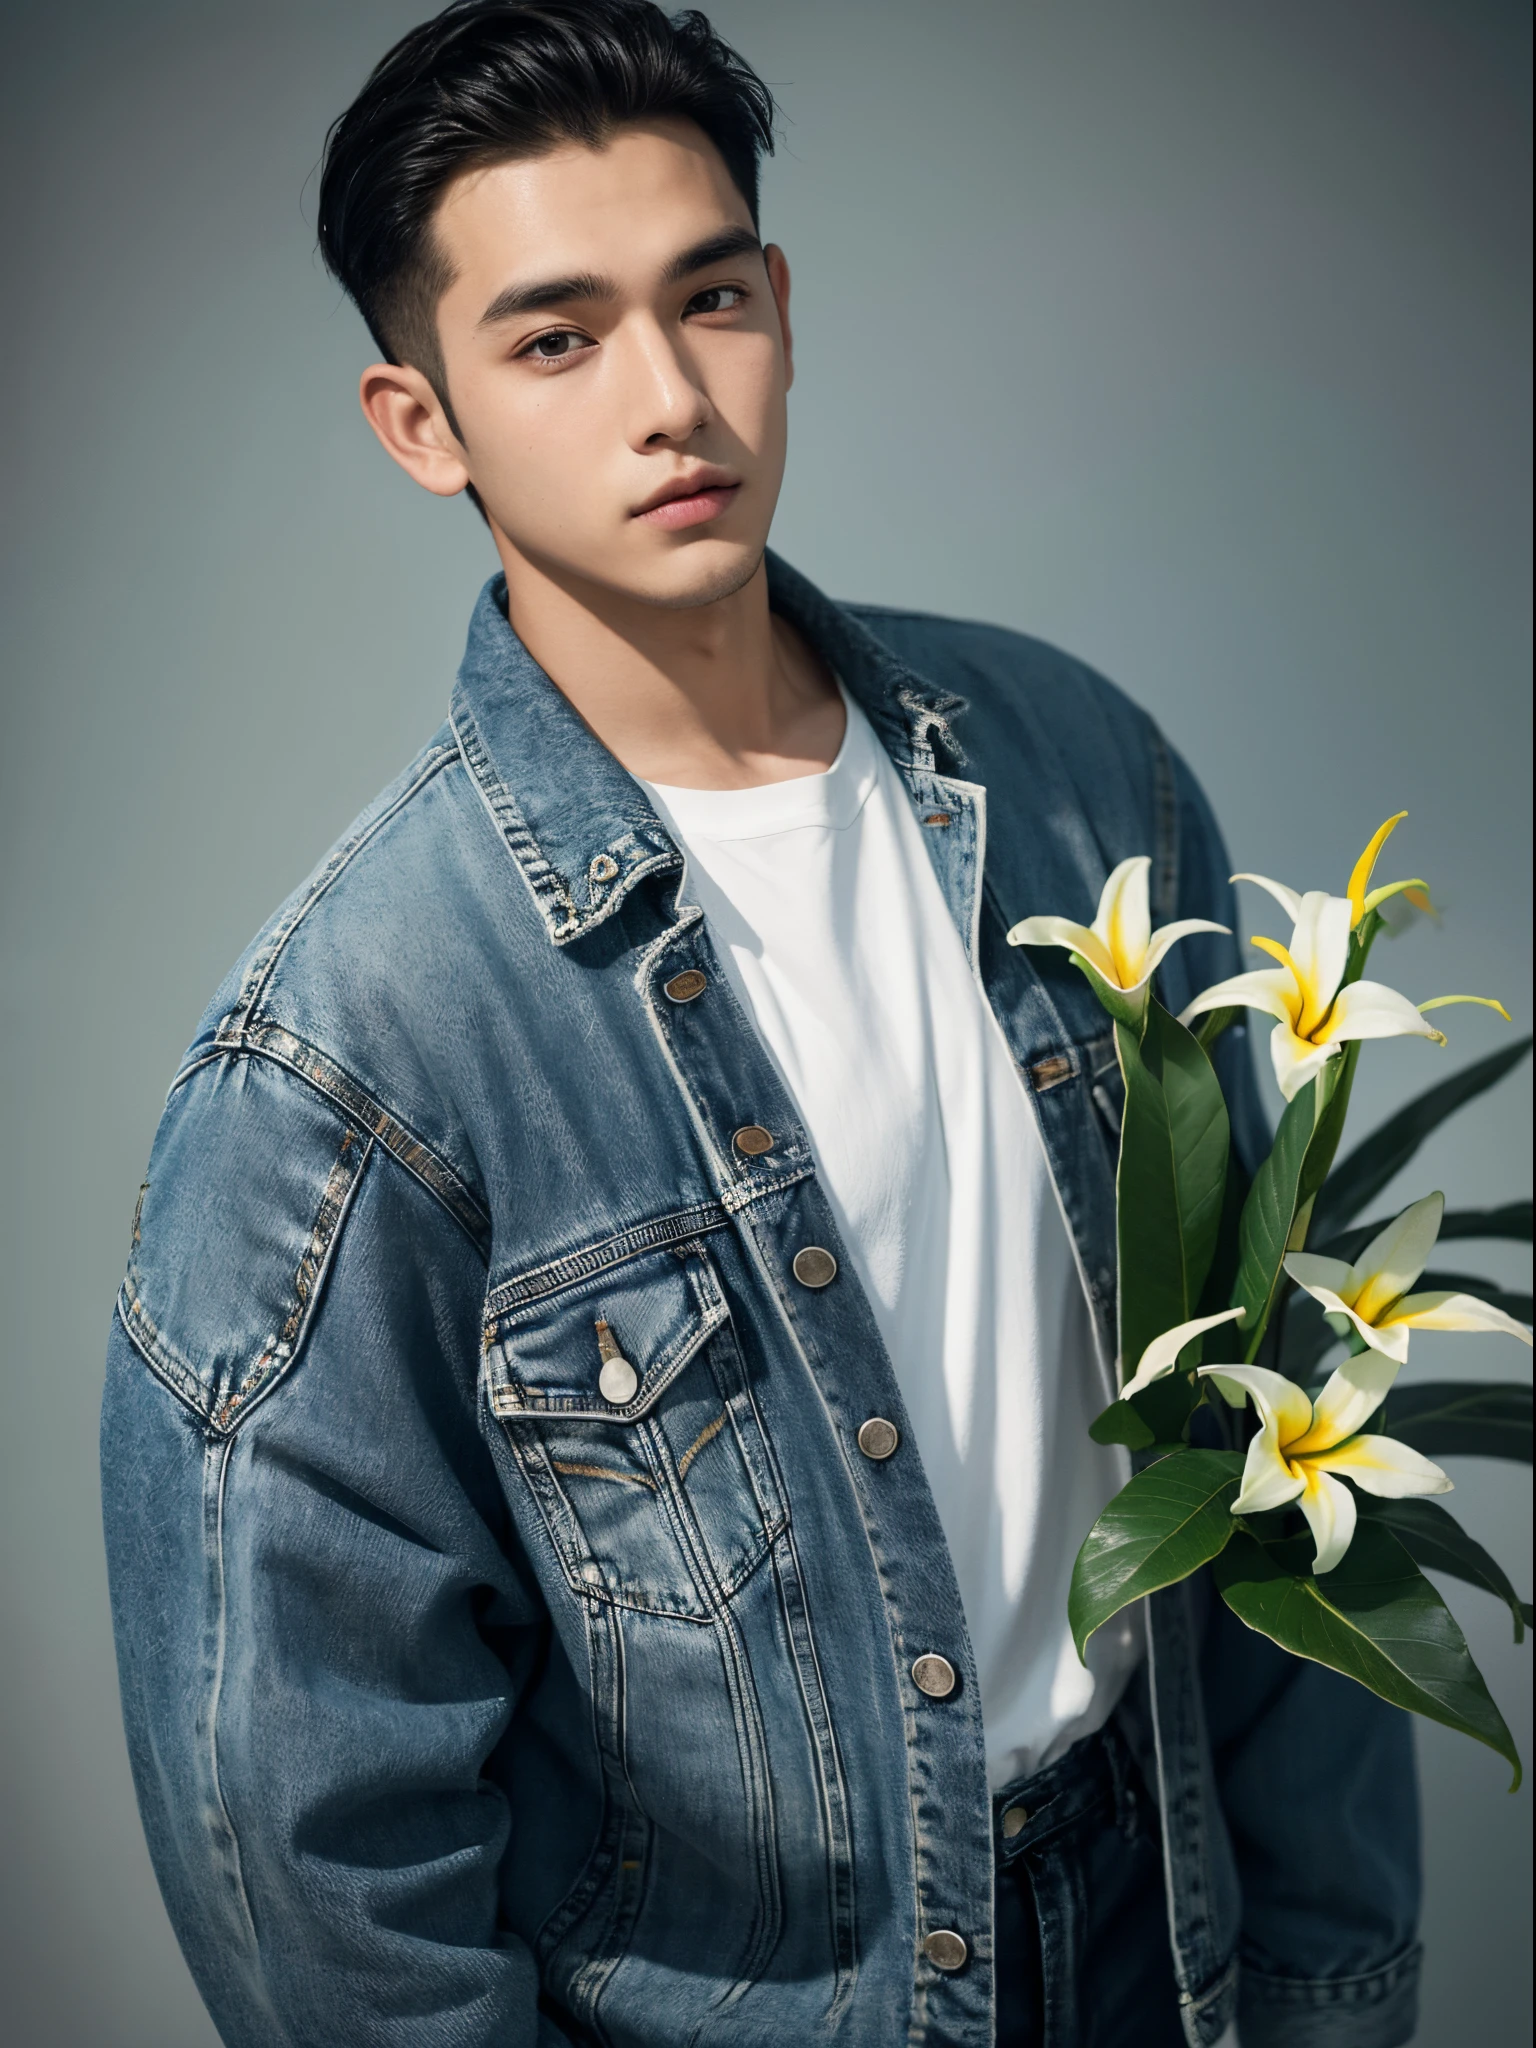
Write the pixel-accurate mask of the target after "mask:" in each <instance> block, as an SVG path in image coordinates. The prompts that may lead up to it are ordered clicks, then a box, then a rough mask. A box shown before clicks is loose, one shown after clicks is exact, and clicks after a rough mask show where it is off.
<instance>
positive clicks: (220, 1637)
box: [204, 1437, 261, 1956]
mask: <svg viewBox="0 0 1536 2048" xmlns="http://www.w3.org/2000/svg"><path fill="white" fill-rule="evenodd" d="M233 1454H234V1439H233V1437H226V1438H225V1439H224V1441H223V1443H222V1444H220V1445H219V1446H218V1447H217V1449H215V1447H214V1446H213V1445H212V1444H210V1445H209V1446H208V1448H207V1451H206V1452H205V1454H204V1455H205V1458H212V1457H214V1456H217V1458H218V1479H217V1484H216V1485H215V1488H214V1500H213V1537H214V1543H213V1559H212V1564H213V1570H214V1585H215V1591H216V1598H217V1601H218V1621H217V1625H216V1631H215V1643H216V1647H215V1650H214V1663H213V1670H212V1673H211V1674H210V1683H209V1690H208V1773H209V1779H210V1782H211V1784H212V1787H213V1796H214V1799H215V1801H216V1803H217V1805H218V1810H219V1817H220V1819H221V1820H222V1822H223V1825H224V1832H225V1834H226V1835H227V1837H228V1842H229V1858H230V1865H231V1869H230V1875H231V1876H232V1878H233V1880H234V1886H235V1893H236V1896H237V1897H238V1898H239V1901H240V1909H241V1911H242V1913H243V1914H244V1916H245V1925H246V1930H247V1933H248V1935H249V1939H250V1944H251V1951H252V1953H253V1954H254V1955H258V1956H259V1955H260V1953H261V1944H260V1943H259V1942H258V1940H257V1938H256V1919H255V1915H254V1913H253V1912H252V1910H251V1901H250V1894H249V1893H248V1892H247V1890H246V1888H245V1866H244V1861H243V1859H242V1857H241V1854H240V1837H239V1834H238V1833H237V1832H236V1829H235V1822H234V1816H233V1815H232V1814H231V1813H230V1810H229V1807H228V1804H227V1803H226V1801H225V1798H224V1783H223V1778H222V1776H221V1774H220V1771H219V1708H220V1706H221V1705H222V1703H223V1698H224V1653H225V1649H226V1646H227V1640H228V1618H229V1617H228V1605H227V1602H226V1600H225V1595H224V1500H225V1492H226V1487H227V1484H228V1479H229V1461H230V1458H231V1457H232V1456H233ZM205 1485H206V1480H205ZM205 1512H206V1504H205Z"/></svg>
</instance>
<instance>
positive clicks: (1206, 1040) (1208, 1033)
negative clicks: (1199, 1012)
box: [1195, 1010, 1243, 1052]
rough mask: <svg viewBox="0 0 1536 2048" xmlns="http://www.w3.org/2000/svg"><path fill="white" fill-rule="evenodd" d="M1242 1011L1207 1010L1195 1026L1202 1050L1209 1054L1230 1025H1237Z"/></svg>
mask: <svg viewBox="0 0 1536 2048" xmlns="http://www.w3.org/2000/svg"><path fill="white" fill-rule="evenodd" d="M1242 1014H1243V1013H1242V1011H1241V1010H1207V1011H1206V1013H1205V1015H1204V1016H1203V1017H1202V1018H1201V1019H1200V1021H1199V1023H1197V1024H1196V1026H1195V1037H1196V1039H1197V1040H1198V1041H1199V1045H1200V1050H1201V1051H1202V1052H1209V1051H1210V1049H1211V1047H1212V1046H1213V1045H1214V1044H1215V1043H1216V1041H1217V1039H1218V1038H1220V1036H1221V1034H1222V1033H1223V1031H1225V1030H1226V1029H1227V1028H1228V1026H1229V1025H1232V1024H1235V1023H1236V1022H1237V1020H1238V1018H1239V1017H1241V1016H1242Z"/></svg>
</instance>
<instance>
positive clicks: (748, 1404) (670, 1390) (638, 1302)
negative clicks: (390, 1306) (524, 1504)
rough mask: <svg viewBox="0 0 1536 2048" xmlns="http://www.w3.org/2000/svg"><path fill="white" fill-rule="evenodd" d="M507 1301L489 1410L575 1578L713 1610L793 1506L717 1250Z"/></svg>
mask: <svg viewBox="0 0 1536 2048" xmlns="http://www.w3.org/2000/svg"><path fill="white" fill-rule="evenodd" d="M567 1263H568V1265H574V1266H577V1267H581V1266H582V1265H583V1264H584V1263H586V1262H584V1261H582V1260H574V1261H570V1262H567ZM498 1296H499V1297H502V1298H503V1299H505V1298H506V1297H509V1296H510V1300H507V1301H506V1305H504V1306H503V1307H502V1308H501V1309H500V1310H499V1311H498V1312H496V1313H495V1314H493V1316H492V1318H491V1320H490V1321H489V1322H488V1324H487V1329H486V1334H485V1345H486V1365H487V1380H488V1398H489V1402H490V1406H491V1410H492V1412H493V1413H494V1414H495V1415H496V1416H498V1417H499V1418H500V1420H501V1423H502V1425H503V1427H504V1428H505V1430H506V1432H507V1436H508V1438H509V1440H510V1442H511V1445H512V1448H513V1451H514V1453H515V1454H516V1456H517V1458H518V1461H519V1463H520V1465H521V1467H522V1470H523V1472H524V1474H525V1475H526V1477H527V1479H528V1483H529V1485H530V1487H531V1488H532V1490H533V1492H534V1493H535V1495H536V1496H537V1498H538V1500H539V1503H540V1506H541V1508H542V1509H543V1511H544V1516H545V1520H546V1522H547V1523H548V1525H549V1528H550V1532H551V1535H552V1537H553V1538H554V1541H555V1545H556V1548H557V1550H558V1551H559V1554H560V1557H561V1561H562V1564H563V1566H564V1569H565V1571H566V1574H567V1576H568V1578H569V1580H570V1583H571V1585H572V1587H573V1589H574V1590H575V1591H577V1592H579V1593H581V1594H583V1595H585V1596H587V1597H594V1596H595V1597H597V1598H599V1599H608V1600H612V1601H615V1602H617V1603H618V1604H619V1605H621V1606H625V1607H630V1608H635V1609H639V1610H641V1611H649V1612H653V1613H657V1614H666V1615H673V1616H677V1617H680V1618H683V1619H687V1620H695V1621H708V1620H710V1619H711V1618H712V1617H713V1616H714V1615H715V1614H717V1613H718V1612H719V1610H720V1606H721V1603H722V1601H725V1600H728V1599H729V1598H730V1597H731V1596H732V1594H733V1593H735V1592H736V1591H737V1590H738V1589H739V1588H740V1586H742V1585H743V1584H744V1583H745V1581H746V1579H747V1578H748V1577H749V1576H750V1575H751V1573H752V1572H753V1571H754V1570H755V1569H756V1567H757V1565H758V1564H759V1563H760V1562H761V1560H762V1558H763V1557H764V1556H765V1554H766V1553H767V1550H768V1547H769V1545H770V1544H771V1543H772V1541H773V1539H774V1537H775V1536H776V1535H777V1534H778V1533H779V1532H780V1531H781V1530H782V1529H783V1527H784V1526H785V1524H786V1522H787V1515H786V1513H785V1511H784V1507H783V1503H782V1496H781V1494H780V1490H779V1488H778V1485H777V1483H776V1480H775V1477H774V1473H773V1466H772V1461H771V1459H770V1458H769V1456H768V1453H767V1446H766V1443H765V1440H764V1437H763V1433H762V1427H761V1424H760V1422H759V1419H758V1415H757V1410H756V1406H755V1404H754V1402H753V1400H752V1395H751V1390H750V1387H749V1386H748V1383H747V1378H746V1374H745V1371H744V1369H743V1364H742V1358H741V1353H740V1350H739V1348H738V1346H737V1343H736V1339H735V1334H734V1331H733V1330H732V1327H731V1317H730V1309H729V1306H728V1304H727V1301H726V1298H725V1294H724V1291H723V1290H722V1288H721V1286H720V1282H719V1278H718V1276H717V1274H716V1272H715V1269H714V1265H713V1263H712V1261H711V1260H710V1257H709V1253H708V1250H707V1248H706V1247H705V1245H704V1244H703V1243H702V1242H701V1241H700V1240H699V1239H697V1238H693V1239H688V1240H685V1241H683V1242H681V1243H677V1244H669V1245H664V1246H662V1247H660V1248H653V1249H648V1250H644V1251H642V1252H639V1253H636V1254H634V1255H632V1256H621V1257H617V1258H615V1259H614V1260H613V1261H612V1262H611V1263H607V1264H599V1265H598V1268H597V1270H596V1271H583V1272H582V1273H581V1276H580V1277H579V1278H576V1279H573V1280H569V1281H567V1282H565V1284H563V1285H559V1286H556V1287H554V1288H552V1289H551V1290H550V1291H548V1292H545V1293H537V1294H535V1295H534V1297H533V1298H532V1299H531V1300H529V1299H521V1300H519V1299H518V1298H517V1287H516V1285H515V1284H514V1285H513V1286H512V1287H511V1288H508V1289H500V1290H498ZM496 1298H497V1297H493V1300H494V1299H496Z"/></svg>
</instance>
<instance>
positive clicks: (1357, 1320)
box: [1287, 1261, 1408, 1365]
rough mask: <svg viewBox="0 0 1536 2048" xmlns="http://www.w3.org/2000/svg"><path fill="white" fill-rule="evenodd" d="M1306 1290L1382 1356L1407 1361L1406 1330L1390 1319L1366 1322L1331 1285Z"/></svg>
mask: <svg viewBox="0 0 1536 2048" xmlns="http://www.w3.org/2000/svg"><path fill="white" fill-rule="evenodd" d="M1287 1263H1289V1261H1287ZM1307 1292H1308V1294H1310V1295H1311V1297H1312V1299H1313V1300H1314V1301H1320V1302H1321V1303H1322V1304H1323V1307H1324V1308H1325V1309H1327V1311H1328V1313H1329V1314H1330V1315H1333V1316H1343V1317H1344V1318H1345V1319H1346V1320H1347V1321H1348V1322H1351V1323H1353V1324H1354V1326H1355V1328H1356V1329H1357V1330H1358V1331H1359V1332H1360V1335H1361V1336H1362V1337H1363V1338H1364V1339H1365V1342H1366V1343H1367V1344H1368V1345H1369V1346H1370V1347H1371V1349H1372V1350H1373V1351H1379V1352H1380V1353H1381V1355H1382V1357H1383V1358H1390V1359H1391V1361H1392V1363H1393V1364H1394V1365H1406V1364H1407V1363H1408V1332H1407V1331H1406V1330H1404V1329H1401V1328H1400V1327H1399V1326H1398V1325H1397V1324H1396V1323H1394V1322H1390V1321H1389V1322H1386V1323H1383V1324H1376V1323H1368V1322H1367V1321H1366V1320H1365V1318H1364V1316H1362V1315H1361V1314H1360V1313H1359V1311H1358V1310H1356V1309H1352V1308H1351V1307H1350V1305H1349V1303H1348V1302H1347V1301H1345V1300H1344V1299H1343V1298H1342V1297H1341V1296H1339V1295H1337V1294H1335V1293H1334V1291H1333V1289H1332V1288H1331V1287H1308V1288H1307Z"/></svg>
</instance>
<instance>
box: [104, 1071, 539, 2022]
mask: <svg viewBox="0 0 1536 2048" xmlns="http://www.w3.org/2000/svg"><path fill="white" fill-rule="evenodd" d="M141 1208H142V1214H141V1219H140V1221H139V1223H138V1224H136V1227H135V1245H134V1256H133V1263H132V1265H131V1267H130V1273H129V1280H128V1282H127V1284H126V1285H125V1288H124V1292H123V1296H122V1298H121V1300H120V1303H119V1313H118V1316H117V1317H116V1318H115V1319H114V1324H113V1331H112V1339H111V1349H110V1353H109V1359H108V1379H107V1392H106V1401H105V1406H104V1410H103V1417H102V1454H103V1481H104V1496H105V1516H106V1534H107V1547H108V1558H109V1565H110V1570H111V1582H112V1599H113V1608H114V1615H115V1621H116V1629H117V1643H118V1659H119V1670H120V1677H121V1684H122V1695H123V1710H124V1718H125V1721H126V1725H127V1732H128V1744H129V1751H130V1755H131V1757H132V1761H133V1767H134V1775H135V1779H136V1782H137V1786H138V1793H139V1801H140V1806H141V1809H142V1813H143V1818H144V1825H145V1830H146V1833H147V1835H148V1838H149V1843H150V1850H151V1854H152V1856H153V1859H154V1863H155V1868H156V1871H157V1874H158V1876H159V1879H160V1884H161V1888H162V1890H163V1892H164V1894H165V1899H166V1904H167V1907H168V1909H169V1911H170V1916H171V1919H172V1922H173V1924H174V1926H175V1929H176V1933H177V1936H178V1938H179V1940H180V1942H181V1945H182V1948H183V1950H184V1952H185V1954H186V1957H187V1961H188V1963H189V1965H190V1967H191V1970H192V1973H193V1975H194V1977H195V1978H196V1980H197V1983H198V1987H199V1989H200V1990H201V1992H202V1994H203V1997H204V1999H205V2000H206V2002H207V2004H208V2007H209V2009H210V2011H211V2012H212V2014H213V2017H214V2020H215V2022H216V2024H217V2026H218V2028H219V2030H220V2033H221V2035H222V2036H223V2038H224V2040H225V2041H226V2042H227V2043H229V2044H230V2048H322V2044H324V2048H330V2044H334V2043H336V2042H340V2041H345V2042H347V2043H348V2044H349V2048H375V2044H385V2043H388V2044H392V2048H394V2044H399V2048H404V2044H406V2043H409V2044H410V2048H436V2044H442V2048H448V2044H450V2043H451V2044H453V2048H478V2044H481V2043H484V2044H486V2048H490V2044H492V2043H495V2044H496V2048H522V2044H525V2043H526V2044H529V2048H532V2044H534V2043H536V2042H538V2043H543V2044H553V2043H555V2042H557V2041H559V2040H560V2039H561V2038H563V2037H561V2036H559V2035H558V2034H557V2033H556V2032H555V2031H554V2029H553V2028H552V2027H551V2025H550V2023H549V2022H548V2021H547V2020H545V2021H541V2019H540V2018H539V2016H538V2014H537V2010H536V2003H537V1978H536V1970H535V1965H534V1961H533V1958H532V1956H531V1954H530V1953H529V1951H528V1949H527V1948H526V1946H525V1945H524V1944H523V1943H522V1942H520V1941H519V1940H517V1939H516V1938H515V1937H514V1936H512V1935H511V1934H509V1933H508V1932H506V1931H505V1930H504V1929H502V1928H500V1927H499V1926H498V1915H497V1875H498V1867H499V1865H500V1863H501V1860H502V1858H503V1856H504V1855H505V1854H506V1853H507V1851H508V1846H509V1838H510V1839H511V1841H512V1845H513V1846H514V1847H515V1822H514V1817H513V1816H512V1815H511V1814H510V1813H509V1810H508V1806H507V1802H506V1800H505V1798H504V1797H503V1795H502V1793H501V1792H500V1791H499V1790H498V1789H496V1788H495V1787H494V1786H493V1785H492V1784H491V1782H490V1781H489V1779H488V1778H487V1777H486V1776H485V1775H483V1771H484V1766H485V1765H486V1762H487V1759H488V1758H489V1757H490V1755H491V1752H492V1750H493V1749H494V1747H495V1745H496V1743H497V1742H498V1740H499V1738H500V1737H501V1736H502V1735H503V1733H504V1732H505V1730H506V1728H507V1726H508V1724H509V1721H510V1719H511V1717H512V1714H513V1711H514V1708H515V1704H516V1700H517V1693H518V1676H519V1673H520V1671H521V1670H523V1669H525V1668H526V1666H527V1664H528V1662H529V1660H530V1659H531V1658H532V1657H533V1656H534V1655H535V1653H536V1649H537V1642H538V1636H539V1630H540V1624H541V1619H542V1609H541V1606H540V1604H539V1602H538V1600H537V1596H536V1595H535V1594H534V1593H533V1592H532V1591H531V1590H530V1587H529V1585H528V1584H526V1583H525V1582H524V1580H523V1578H522V1577H521V1576H520V1574H519V1567H518V1566H517V1564H516V1562H515V1561H514V1555H513V1546H512V1545H511V1543H510V1541H509V1539H508V1536H507V1532H506V1529H505V1526H504V1521H503V1510H502V1507H501V1502H500V1493H499V1489H498V1487H497V1483H496V1479H495V1475H494V1472H493V1470H492V1467H491V1464H490V1460H489V1457H488V1454H487V1452H486V1450H485V1447H484V1445H483V1443H482V1442H481V1440H480V1438H479V1435H478V1432H477V1429H476V1424H475V1398H476V1375H477V1367H478V1356H479V1346H478V1341H477V1340H478V1334H479V1310H480V1303H481V1297H482V1292H483V1286H484V1271H483V1267H482V1265H481V1261H480V1259H479V1256H478V1254H477V1253H476V1251H475V1249H474V1248H473V1246H471V1245H470V1243H469V1242H468V1240H467V1239H466V1238H465V1237H464V1236H463V1234H462V1232H461V1231H460V1229H459V1227H458V1225H457V1224H456V1223H454V1222H453V1220H452V1219H451V1218H450V1217H449V1216H448V1215H447V1214H446V1212H444V1211H443V1210H442V1209H441V1208H439V1207H438V1205H437V1203H436V1202H435V1201H434V1200H433V1198H432V1197H431V1195H430V1194H429V1193H428V1192H427V1191H426V1190H425V1189H424V1188H422V1187H421V1186H420V1185H419V1184H418V1183H417V1182H416V1181H415V1180H414V1179H413V1178H412V1177H411V1176H410V1175H409V1174H407V1173H406V1172H405V1171H404V1170H403V1169H402V1168H401V1167H400V1166H399V1165H398V1164H397V1162H396V1161H395V1160H394V1159H393V1157H391V1156H390V1155H389V1154H387V1153H386V1152H384V1151H383V1150H382V1148H376V1147H372V1146H371V1145H370V1143H369V1140H368V1137H367V1135H366V1133H362V1132H358V1131H357V1130H355V1129H349V1127H348V1125H347V1124H346V1122H345V1120H344V1119H343V1118H342V1117H341V1116H340V1114H339V1113H338V1112H336V1111H334V1110H333V1109H332V1107H331V1106H330V1105H329V1104H328V1103H327V1102H325V1101H324V1100H322V1099H321V1098H320V1097H318V1096H317V1095H315V1094H313V1093H312V1092H311V1091H310V1090H309V1089H308V1088H306V1087H305V1086H304V1085H303V1084H302V1083H300V1082H298V1081H296V1080H294V1079H293V1078H292V1077H291V1076H289V1075H288V1074H287V1073H285V1072H283V1071H282V1070H280V1069H278V1068H275V1067H271V1066H268V1065H267V1064H266V1063H265V1062H261V1061H256V1060H236V1061H219V1062H215V1063H212V1064H210V1065H208V1066H205V1067H203V1068H200V1069H198V1070H197V1071H195V1072H194V1073H193V1074H192V1075H191V1076H190V1078H189V1079H188V1080H186V1081H185V1082H184V1083H183V1084H182V1085H181V1087H180V1088H179V1089H178V1090H177V1091H176V1093H175V1094H174V1095H173V1097H172V1102H171V1105H170V1107H169V1109H168V1111H167V1114H166V1118H165V1121H164V1122H163V1124H162V1126H161V1131H160V1135H159V1137H158V1139H157V1141H156V1146H155V1153H154V1157H153V1159H152V1161H151V1165H150V1174H149V1180H148V1183H147V1185H146V1191H145V1195H144V1198H143V1201H142V1205H141Z"/></svg>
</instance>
